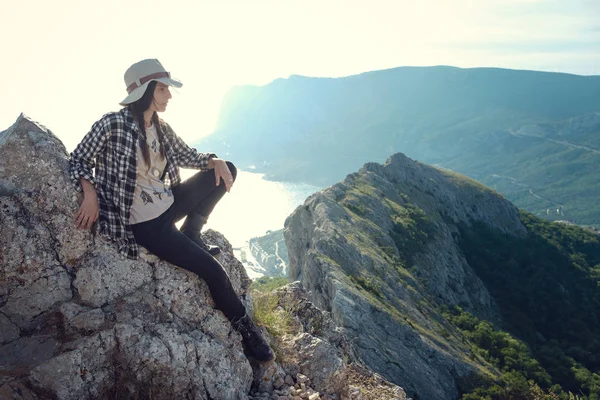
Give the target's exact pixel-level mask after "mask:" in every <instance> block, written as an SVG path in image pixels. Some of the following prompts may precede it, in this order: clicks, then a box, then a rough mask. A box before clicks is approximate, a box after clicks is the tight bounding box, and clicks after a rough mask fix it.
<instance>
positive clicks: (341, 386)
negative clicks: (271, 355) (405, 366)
mask: <svg viewBox="0 0 600 400" xmlns="http://www.w3.org/2000/svg"><path fill="white" fill-rule="evenodd" d="M271 295H272V296H273V299H274V300H276V303H275V304H272V306H273V307H274V308H275V309H277V310H280V311H282V312H283V314H284V315H287V316H288V318H290V319H291V320H293V321H296V323H292V324H290V329H292V331H291V332H289V333H287V334H284V335H282V336H276V337H271V338H270V340H271V343H272V346H273V347H274V348H275V349H276V353H277V355H278V356H277V357H278V358H277V364H278V367H274V368H271V370H270V371H272V372H261V373H260V374H256V373H255V377H256V376H259V377H260V376H265V377H267V378H269V379H270V380H272V381H273V382H274V387H275V388H276V387H277V386H278V385H280V384H281V381H279V379H282V380H283V384H284V385H286V386H285V387H287V388H289V389H288V390H289V392H288V393H289V394H288V395H289V396H291V398H303V399H308V398H309V397H310V396H313V395H314V394H315V393H317V394H318V396H319V397H317V398H331V399H339V398H340V396H341V395H342V394H344V393H346V392H347V390H348V387H349V385H354V386H356V387H359V388H361V389H362V390H364V391H365V392H366V393H371V394H369V395H368V396H367V399H368V400H391V399H402V400H404V399H406V396H405V394H404V391H403V390H402V388H400V387H398V386H396V385H393V384H391V383H390V382H388V381H386V380H385V379H383V378H382V377H380V376H378V375H376V374H373V372H372V371H369V370H368V369H367V368H365V367H364V364H363V363H362V361H361V360H360V358H358V357H357V356H356V354H355V352H354V351H353V350H352V347H351V345H350V343H349V340H348V338H347V337H346V336H345V335H344V334H343V333H341V332H340V331H339V328H337V327H336V326H335V325H334V324H333V321H332V320H331V318H330V314H329V313H327V312H323V311H321V310H319V309H318V308H317V307H316V306H315V305H314V304H313V303H312V302H310V300H308V296H307V293H306V292H305V291H304V289H303V288H302V285H301V284H300V282H293V283H291V284H289V285H286V286H284V287H282V288H280V289H278V290H276V291H275V292H274V293H272V294H271ZM264 370H266V369H264ZM294 376H295V377H296V379H294ZM271 377H272V378H271ZM282 377H283V378H282ZM263 379H264V378H263ZM274 394H278V395H279V394H280V392H278V391H277V389H276V390H274Z"/></svg>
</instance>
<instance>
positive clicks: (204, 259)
mask: <svg viewBox="0 0 600 400" xmlns="http://www.w3.org/2000/svg"><path fill="white" fill-rule="evenodd" d="M165 214H168V212H167V213H165ZM165 214H163V216H165V217H166V218H161V217H162V216H161V217H159V218H156V219H154V220H151V221H147V222H142V223H140V224H135V225H132V229H133V234H134V236H135V239H136V241H137V242H138V244H140V245H141V246H144V247H145V248H146V249H148V251H150V252H151V253H153V254H155V255H156V256H158V257H159V258H161V259H163V260H165V261H168V262H170V263H171V264H175V265H177V266H178V267H181V268H184V269H187V270H188V271H191V272H193V273H195V274H196V275H198V276H199V277H200V278H202V279H204V281H205V282H206V283H207V285H208V288H209V290H210V293H211V295H212V298H213V300H214V301H215V305H216V307H217V309H219V310H221V311H223V314H225V316H226V317H227V318H228V319H229V320H230V321H231V320H234V319H237V318H241V317H242V316H243V315H244V314H245V308H244V305H243V304H242V302H241V300H240V298H239V297H238V296H237V295H236V293H235V291H234V290H233V286H232V285H231V281H230V279H229V275H227V272H226V271H225V269H224V268H223V266H222V265H221V264H220V263H219V262H218V261H217V260H215V259H214V258H213V257H212V256H211V255H210V254H209V253H208V252H206V251H205V250H203V249H202V248H200V247H199V246H197V245H196V244H195V243H194V242H193V241H192V240H190V239H189V238H188V237H187V236H185V235H184V234H183V233H181V232H179V231H178V230H177V228H176V227H175V225H173V224H172V223H170V221H168V219H169V218H168V215H165Z"/></svg>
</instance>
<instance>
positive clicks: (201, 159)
mask: <svg viewBox="0 0 600 400" xmlns="http://www.w3.org/2000/svg"><path fill="white" fill-rule="evenodd" d="M165 131H166V132H165V135H166V136H167V137H168V139H169V141H170V143H171V147H172V149H173V153H174V157H175V162H176V163H177V165H178V166H179V167H182V168H194V169H201V170H203V171H206V170H208V169H209V168H208V160H209V159H210V158H211V157H216V156H217V155H216V154H215V153H200V152H198V151H197V150H196V149H194V148H192V147H190V146H188V145H187V144H186V143H185V142H184V141H183V140H182V139H181V138H180V137H179V136H177V134H175V132H174V131H173V128H171V126H170V125H169V124H167V123H165Z"/></svg>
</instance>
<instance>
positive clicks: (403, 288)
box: [284, 154, 600, 400]
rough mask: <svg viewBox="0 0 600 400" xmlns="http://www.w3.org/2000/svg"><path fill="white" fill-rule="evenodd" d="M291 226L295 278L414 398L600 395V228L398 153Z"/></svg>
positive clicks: (302, 211) (512, 399)
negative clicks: (527, 206)
mask: <svg viewBox="0 0 600 400" xmlns="http://www.w3.org/2000/svg"><path fill="white" fill-rule="evenodd" d="M284 235H285V240H286V244H287V247H288V250H289V260H290V264H289V278H290V280H299V281H300V282H301V283H302V285H303V287H304V288H305V289H306V291H307V292H308V293H309V295H310V298H311V300H312V301H313V302H314V303H315V304H316V305H317V306H318V307H319V308H321V309H323V310H326V311H328V312H330V313H331V315H332V317H333V319H334V321H335V323H336V324H337V325H338V326H340V327H342V328H343V330H344V332H346V334H347V335H348V336H349V337H350V339H351V342H352V344H353V346H354V348H355V350H356V352H357V353H358V354H359V355H360V357H361V358H362V359H363V360H364V361H365V362H366V363H367V364H368V365H369V366H370V367H371V368H372V369H373V370H375V371H376V372H379V373H380V374H382V375H383V376H385V377H386V378H387V379H389V380H391V381H393V382H394V383H396V384H398V385H400V386H402V387H403V388H404V389H405V390H406V392H407V394H408V395H409V396H411V397H412V398H414V399H428V400H454V399H459V398H460V399H463V400H467V399H468V400H485V399H488V400H489V399H497V400H516V399H527V400H530V399H560V400H562V399H565V400H567V399H576V398H577V399H581V400H584V399H590V400H591V399H597V398H598V396H599V395H600V358H599V357H598V355H599V354H600V318H599V314H598V310H599V309H600V235H599V234H598V233H597V232H593V231H591V230H587V229H582V228H580V227H576V226H570V225H567V224H562V223H557V222H549V221H544V220H541V219H539V218H537V217H535V216H533V215H531V214H530V213H527V212H522V211H519V210H518V209H517V208H516V207H514V206H513V205H512V204H511V203H510V202H509V201H507V200H506V199H505V198H503V197H502V196H501V195H500V194H498V193H497V192H494V191H492V190H490V189H489V188H487V187H485V186H483V185H481V184H480V183H478V182H476V181H473V180H471V179H468V178H465V177H464V176H461V175H459V174H456V173H453V172H450V171H447V170H443V169H437V168H433V167H431V166H428V165H424V164H421V163H418V162H414V161H413V160H410V159H409V158H407V157H405V156H404V155H402V154H395V155H393V156H392V157H390V159H389V160H387V161H386V162H385V164H383V165H381V164H376V163H368V164H365V166H364V167H363V168H362V169H361V170H360V171H359V172H358V173H353V174H350V175H348V176H347V177H346V179H344V180H343V181H342V182H340V183H337V184H335V185H333V186H331V187H329V188H327V189H324V190H322V191H320V192H317V193H315V194H314V195H312V196H311V197H309V198H308V199H307V200H306V202H305V203H304V204H303V205H302V206H300V207H298V208H297V209H296V210H295V211H294V212H293V213H292V214H291V215H290V216H289V217H288V219H287V220H286V223H285V230H284ZM569 392H570V393H572V394H569ZM575 395H577V397H576V396H575Z"/></svg>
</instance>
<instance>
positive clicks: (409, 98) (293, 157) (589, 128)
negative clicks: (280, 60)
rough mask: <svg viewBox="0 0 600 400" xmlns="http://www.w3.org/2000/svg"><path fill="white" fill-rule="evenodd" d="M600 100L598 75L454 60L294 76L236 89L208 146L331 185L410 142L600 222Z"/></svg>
mask: <svg viewBox="0 0 600 400" xmlns="http://www.w3.org/2000/svg"><path fill="white" fill-rule="evenodd" d="M598 111H600V77H597V76H576V75H568V74H558V73H546V72H534V71H516V70H504V69H496V68H475V69H459V68H453V67H403V68H395V69H390V70H384V71H374V72H368V73H364V74H360V75H356V76H350V77H346V78H338V79H331V78H307V77H301V76H292V77H290V78H289V79H279V80H276V81H274V82H272V83H270V84H269V85H266V86H263V87H255V86H244V87H239V88H235V89H233V90H232V91H231V92H230V93H229V95H228V96H227V97H226V98H225V100H224V102H223V105H222V109H221V115H220V119H219V124H218V127H217V129H216V131H215V132H214V134H212V135H210V136H208V137H207V138H205V139H204V140H203V141H202V142H201V143H199V146H201V147H203V148H210V149H211V150H213V151H215V152H217V153H219V154H223V155H226V156H227V157H229V158H231V159H232V160H235V161H236V163H237V164H238V165H239V166H241V167H242V168H244V167H248V166H250V165H252V166H254V167H255V168H256V170H257V171H258V172H264V173H266V174H267V175H268V176H269V177H271V178H272V179H275V180H295V181H303V182H308V183H312V184H316V185H320V186H321V187H323V186H327V185H330V184H332V183H334V182H336V181H339V180H340V179H342V178H343V177H344V176H345V175H346V174H348V173H350V172H352V171H355V170H357V169H358V168H359V167H360V166H361V165H362V164H364V163H365V162H369V161H375V162H383V161H384V160H385V159H387V158H388V157H389V156H390V155H391V154H393V153H396V152H402V153H405V154H407V155H408V156H410V157H412V158H414V159H418V160H420V161H423V162H427V163H429V164H437V165H440V166H442V167H444V168H449V169H452V170H454V171H457V172H460V173H463V174H465V175H467V176H470V177H473V178H475V179H477V180H480V181H481V182H483V183H485V184H487V185H489V186H491V187H494V188H496V189H497V190H498V191H500V192H501V193H503V194H505V195H506V196H507V197H508V198H509V199H510V200H511V201H514V202H515V203H516V204H517V205H519V206H520V207H523V208H525V209H527V210H530V211H531V212H534V213H535V214H536V215H540V216H544V217H545V218H550V219H568V220H571V221H573V222H575V223H578V224H589V225H595V226H600V214H599V212H600V210H599V209H598V208H597V206H596V203H597V201H596V199H597V198H598V197H599V196H600V192H598V191H599V190H600V174H598V173H595V171H597V170H598V165H599V164H600V153H598V150H600V135H599V134H598V133H599V132H600V117H599V116H598V114H596V113H597V112H598ZM586 121H587V122H586ZM566 128H569V129H566ZM561 132H562V133H561ZM574 145H579V146H584V147H585V148H582V147H579V148H578V147H574ZM532 192H533V194H532ZM560 206H562V209H561V207H560ZM556 208H559V209H560V211H559V213H558V214H557V213H556V210H555V209H556ZM552 209H554V214H553V213H552V212H551V211H552Z"/></svg>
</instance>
